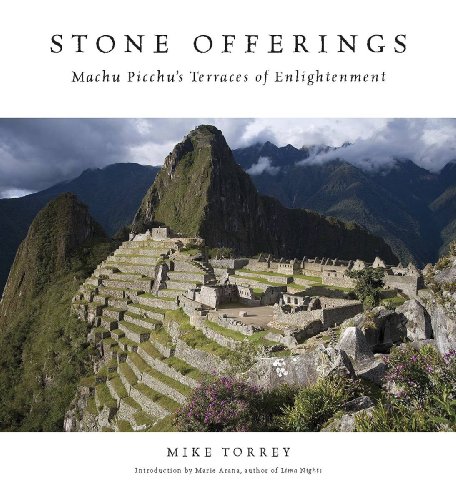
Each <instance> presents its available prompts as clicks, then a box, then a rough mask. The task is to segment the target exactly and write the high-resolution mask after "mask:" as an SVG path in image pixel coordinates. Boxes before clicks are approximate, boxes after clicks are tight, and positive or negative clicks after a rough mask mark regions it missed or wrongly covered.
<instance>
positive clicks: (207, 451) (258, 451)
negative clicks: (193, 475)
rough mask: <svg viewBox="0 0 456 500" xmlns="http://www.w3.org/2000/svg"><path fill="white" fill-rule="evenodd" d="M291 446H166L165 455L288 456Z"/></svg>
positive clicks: (193, 456)
mask: <svg viewBox="0 0 456 500" xmlns="http://www.w3.org/2000/svg"><path fill="white" fill-rule="evenodd" d="M290 450H291V448H286V447H274V446H272V447H261V446H260V447H250V446H248V447H225V446H221V447H220V448H216V449H213V448H212V447H199V446H198V447H183V448H179V447H178V448H166V456H167V457H170V458H171V457H173V458H211V457H213V456H215V454H217V455H218V456H222V457H235V458H236V457H237V458H239V457H247V458H248V457H252V458H262V457H263V458H279V457H281V458H288V457H289V456H290Z"/></svg>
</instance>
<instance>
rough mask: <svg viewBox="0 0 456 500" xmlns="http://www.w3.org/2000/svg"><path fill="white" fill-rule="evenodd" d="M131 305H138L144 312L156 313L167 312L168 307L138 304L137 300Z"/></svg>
mask: <svg viewBox="0 0 456 500" xmlns="http://www.w3.org/2000/svg"><path fill="white" fill-rule="evenodd" d="M144 295H146V294H142V296H143V297H144ZM130 305H131V306H132V307H136V308H137V309H141V311H144V312H152V313H155V314H165V312H166V309H160V308H159V307H152V306H146V305H144V304H138V303H136V302H133V303H131V304H130Z"/></svg>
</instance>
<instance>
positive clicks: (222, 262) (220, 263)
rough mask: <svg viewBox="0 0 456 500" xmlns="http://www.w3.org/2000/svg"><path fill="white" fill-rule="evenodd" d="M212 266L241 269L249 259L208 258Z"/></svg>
mask: <svg viewBox="0 0 456 500" xmlns="http://www.w3.org/2000/svg"><path fill="white" fill-rule="evenodd" d="M209 263H210V264H211V266H212V267H214V268H225V269H241V268H242V267H245V266H247V265H248V264H249V259H210V261H209Z"/></svg>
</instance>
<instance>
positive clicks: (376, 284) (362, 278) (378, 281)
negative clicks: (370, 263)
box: [346, 267, 384, 309]
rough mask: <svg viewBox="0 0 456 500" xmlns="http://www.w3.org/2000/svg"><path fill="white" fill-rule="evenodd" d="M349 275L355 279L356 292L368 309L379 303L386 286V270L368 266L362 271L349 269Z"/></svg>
mask: <svg viewBox="0 0 456 500" xmlns="http://www.w3.org/2000/svg"><path fill="white" fill-rule="evenodd" d="M346 274H347V276H349V277H350V278H353V279H354V280H355V289H354V293H355V295H356V297H357V298H358V300H360V301H361V302H362V303H363V304H364V305H365V307H366V308H367V309H372V308H373V307H375V306H376V305H378V304H379V302H380V299H381V293H380V292H381V289H382V288H383V286H384V281H383V276H384V270H383V269H382V268H381V267H377V268H375V269H374V268H372V267H366V268H365V269H362V270H360V271H348V272H347V273H346Z"/></svg>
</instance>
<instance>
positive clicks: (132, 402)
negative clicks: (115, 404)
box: [122, 396, 141, 411]
mask: <svg viewBox="0 0 456 500" xmlns="http://www.w3.org/2000/svg"><path fill="white" fill-rule="evenodd" d="M122 402H124V403H125V404H127V405H128V406H131V407H132V408H133V409H134V410H138V411H140V410H141V406H140V405H139V404H138V403H137V402H136V401H135V400H134V399H133V398H132V397H130V396H128V397H126V398H124V399H122Z"/></svg>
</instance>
